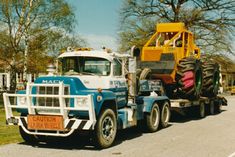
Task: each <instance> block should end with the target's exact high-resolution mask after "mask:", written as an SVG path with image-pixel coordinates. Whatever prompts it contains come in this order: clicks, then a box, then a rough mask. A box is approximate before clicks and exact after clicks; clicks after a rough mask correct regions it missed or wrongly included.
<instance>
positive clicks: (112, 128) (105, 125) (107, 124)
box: [94, 109, 117, 149]
mask: <svg viewBox="0 0 235 157" xmlns="http://www.w3.org/2000/svg"><path fill="white" fill-rule="evenodd" d="M94 133H95V135H94V136H95V142H96V146H97V147H98V148H101V149H103V148H108V147H110V146H111V145H112V144H113V142H114V139H115V137H116V133H117V118H116V115H115V113H114V111H113V110H112V109H105V110H104V111H102V112H101V115H100V116H99V118H98V121H97V123H96V127H95V132H94Z"/></svg>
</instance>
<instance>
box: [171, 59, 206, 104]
mask: <svg viewBox="0 0 235 157" xmlns="http://www.w3.org/2000/svg"><path fill="white" fill-rule="evenodd" d="M175 79H176V84H177V95H178V97H180V98H183V99H190V100H195V99H198V98H199V96H200V94H201V89H202V67H201V62H200V60H198V59H196V58H193V57H187V58H184V59H182V60H180V61H179V64H178V65H177V72H176V77H175Z"/></svg>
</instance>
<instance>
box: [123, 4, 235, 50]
mask: <svg viewBox="0 0 235 157" xmlns="http://www.w3.org/2000/svg"><path fill="white" fill-rule="evenodd" d="M120 16H121V21H122V22H121V23H122V25H121V33H120V45H121V47H120V49H121V50H122V51H125V50H127V49H129V48H130V47H131V46H132V45H133V44H134V45H138V46H140V47H142V46H143V45H144V44H145V42H146V41H147V40H148V39H149V37H150V36H151V35H152V34H153V32H155V25H156V23H160V22H184V23H185V25H186V27H187V28H188V29H189V30H191V31H192V32H194V33H195V37H196V42H197V45H198V46H199V47H201V49H202V50H203V51H204V52H207V53H221V52H226V53H227V52H229V53H234V52H233V50H232V40H231V39H233V38H234V34H235V33H234V32H235V31H234V30H235V29H234V28H235V1H234V0H210V1H208V0H127V1H125V2H124V3H123V7H122V9H121V12H120Z"/></svg>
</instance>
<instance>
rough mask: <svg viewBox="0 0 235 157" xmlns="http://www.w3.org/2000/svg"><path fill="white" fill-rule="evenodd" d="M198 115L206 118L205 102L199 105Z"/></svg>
mask: <svg viewBox="0 0 235 157" xmlns="http://www.w3.org/2000/svg"><path fill="white" fill-rule="evenodd" d="M198 116H199V118H204V117H205V116H206V113H205V104H204V103H200V105H199V115H198Z"/></svg>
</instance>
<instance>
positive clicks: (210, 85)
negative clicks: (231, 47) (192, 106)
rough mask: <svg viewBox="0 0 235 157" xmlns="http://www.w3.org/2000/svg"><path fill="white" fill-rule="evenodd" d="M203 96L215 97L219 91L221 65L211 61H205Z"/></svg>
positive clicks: (203, 67) (203, 65) (203, 64)
mask: <svg viewBox="0 0 235 157" xmlns="http://www.w3.org/2000/svg"><path fill="white" fill-rule="evenodd" d="M202 69H203V77H202V78H203V81H202V82H203V83H202V96H205V97H215V96H216V95H217V94H218V91H219V84H220V82H219V81H220V70H219V65H218V64H217V63H215V62H213V61H211V60H205V59H204V60H203V63H202Z"/></svg>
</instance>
